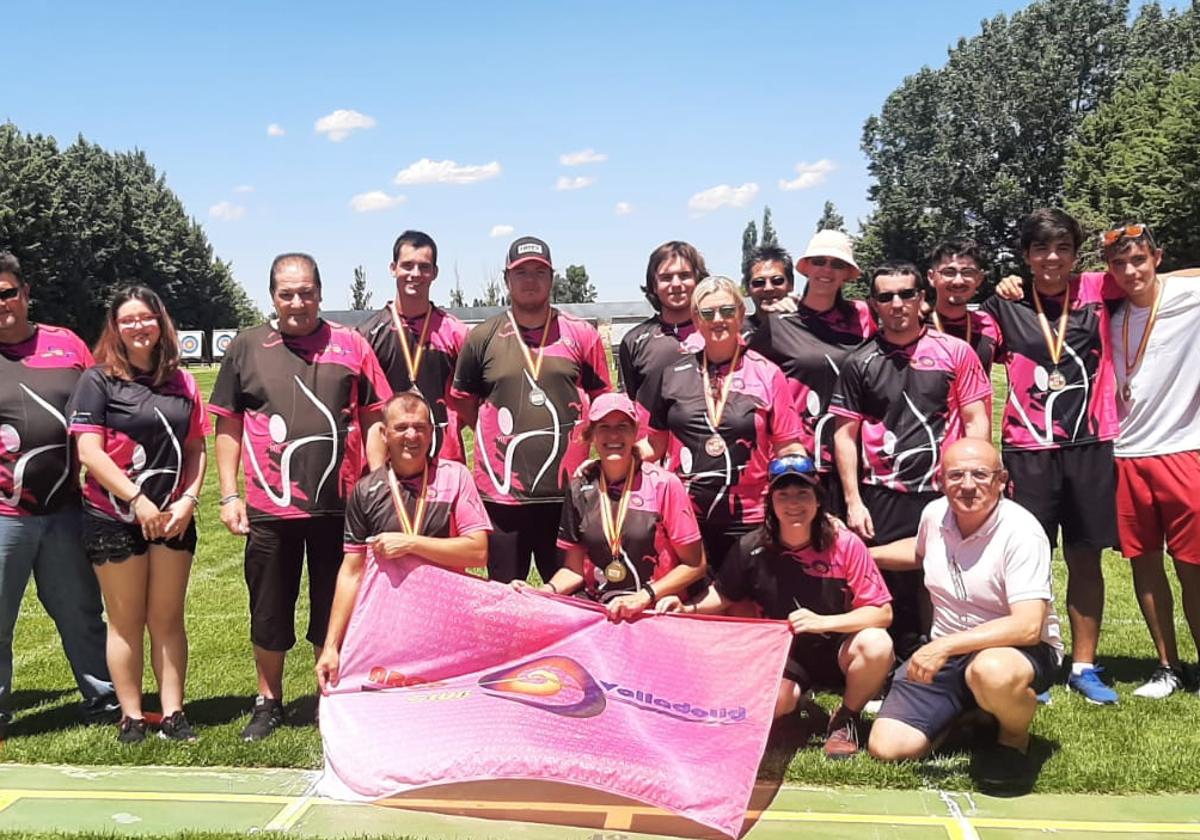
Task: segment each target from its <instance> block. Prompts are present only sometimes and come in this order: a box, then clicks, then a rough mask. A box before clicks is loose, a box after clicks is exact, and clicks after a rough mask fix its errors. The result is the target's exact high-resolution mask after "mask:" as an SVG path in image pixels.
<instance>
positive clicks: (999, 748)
mask: <svg viewBox="0 0 1200 840" xmlns="http://www.w3.org/2000/svg"><path fill="white" fill-rule="evenodd" d="M1030 746H1032V742H1030ZM971 769H972V775H973V776H974V777H975V781H976V782H977V783H978V784H979V786H980V787H982V788H992V789H996V788H1001V789H1004V788H1011V787H1015V786H1017V785H1020V784H1022V783H1024V782H1027V781H1028V779H1029V776H1030V771H1031V769H1032V762H1031V761H1030V760H1029V756H1028V755H1027V754H1025V753H1023V752H1021V751H1020V750H1018V749H1015V748H1013V747H1009V746H1005V745H1004V744H992V746H990V747H988V748H987V749H985V750H983V751H982V752H980V753H979V754H978V755H977V756H976V757H975V761H974V762H973V766H972V768H971Z"/></svg>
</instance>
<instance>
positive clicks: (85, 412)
mask: <svg viewBox="0 0 1200 840" xmlns="http://www.w3.org/2000/svg"><path fill="white" fill-rule="evenodd" d="M67 418H68V422H69V423H70V425H72V426H74V425H76V424H78V425H81V426H107V425H108V422H107V421H108V380H107V377H105V376H104V374H103V372H102V371H101V370H100V368H98V367H94V368H89V369H88V370H86V371H84V373H83V376H81V377H79V381H78V382H76V383H75V391H74V393H73V394H71V400H70V402H69V403H68V404H67Z"/></svg>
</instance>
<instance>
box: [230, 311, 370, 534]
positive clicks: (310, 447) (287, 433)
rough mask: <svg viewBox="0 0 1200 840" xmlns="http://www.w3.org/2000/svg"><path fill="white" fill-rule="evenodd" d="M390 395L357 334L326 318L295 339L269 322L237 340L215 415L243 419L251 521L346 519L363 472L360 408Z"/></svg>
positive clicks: (247, 504) (231, 346)
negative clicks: (348, 504)
mask: <svg viewBox="0 0 1200 840" xmlns="http://www.w3.org/2000/svg"><path fill="white" fill-rule="evenodd" d="M391 393H392V391H391V388H390V387H389V386H388V383H387V379H386V378H384V375H383V371H382V370H381V369H380V367H379V362H378V361H376V359H375V354H374V353H373V352H371V347H370V345H368V344H367V342H366V339H364V338H363V337H362V336H361V335H359V334H358V333H356V332H355V331H354V330H351V329H347V328H346V327H343V326H341V325H338V324H331V323H329V322H328V321H322V322H321V323H320V326H318V327H317V329H315V330H314V331H313V332H311V333H309V334H308V335H305V336H288V335H283V334H282V333H280V332H279V330H278V329H276V328H275V326H274V324H273V322H272V323H269V324H263V325H261V326H258V327H253V328H251V329H248V330H243V331H242V332H240V333H238V335H237V337H236V338H234V340H233V341H232V342H230V344H229V348H228V349H227V350H226V351H225V358H224V360H223V361H222V363H221V371H220V373H218V374H217V383H216V385H214V386H213V393H212V397H211V399H210V404H209V410H210V411H212V412H213V413H214V414H216V415H218V416H223V417H240V418H241V419H242V423H243V427H242V428H243V431H242V464H243V466H244V468H245V472H246V507H247V513H248V515H249V517H250V519H251V520H258V521H261V520H266V519H303V518H306V517H310V516H340V515H341V514H342V513H343V511H344V509H345V499H346V496H347V495H348V494H349V492H350V490H351V488H353V486H354V482H356V481H357V480H358V479H359V477H360V476H361V475H362V472H363V467H364V453H363V445H362V432H361V430H360V429H359V418H358V412H359V409H362V408H367V409H378V408H380V407H381V406H382V405H383V403H384V402H385V401H386V400H387V398H388V397H389V396H391Z"/></svg>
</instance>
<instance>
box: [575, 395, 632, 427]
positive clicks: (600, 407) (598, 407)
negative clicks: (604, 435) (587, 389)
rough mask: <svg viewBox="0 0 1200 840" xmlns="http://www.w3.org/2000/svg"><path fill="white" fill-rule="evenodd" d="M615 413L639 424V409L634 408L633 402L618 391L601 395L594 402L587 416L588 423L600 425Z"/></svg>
mask: <svg viewBox="0 0 1200 840" xmlns="http://www.w3.org/2000/svg"><path fill="white" fill-rule="evenodd" d="M614 411H616V412H619V413H620V414H624V415H625V416H626V417H628V418H629V419H630V420H632V421H633V422H635V423H636V422H637V419H638V417H637V408H635V407H634V405H633V400H631V399H629V397H627V396H625V395H624V394H622V393H620V392H618V391H609V392H608V393H607V394H601V395H600V396H598V397H596V399H594V400H593V401H592V407H591V408H589V409H588V414H587V419H588V422H589V423H599V422H600V421H601V420H603V419H604V418H605V417H607V416H608V415H609V414H612V413H613V412H614Z"/></svg>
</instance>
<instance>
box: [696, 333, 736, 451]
mask: <svg viewBox="0 0 1200 840" xmlns="http://www.w3.org/2000/svg"><path fill="white" fill-rule="evenodd" d="M741 355H742V345H740V344H739V345H738V346H737V348H736V349H735V350H734V351H733V358H732V359H730V361H729V373H728V375H726V377H725V381H724V382H722V383H721V393H720V396H714V395H713V387H712V380H711V379H709V376H708V352H707V351H705V353H704V356H703V358H702V359H701V363H702V364H701V365H700V379H701V380H702V381H703V383H704V411H705V414H707V416H708V424H709V425H710V426H712V430H713V433H712V437H710V438H709V439H708V440H706V441H704V451H705V452H707V453H708V456H709V457H710V458H719V457H721V456H722V455H723V454H725V441H724V439H723V438H722V437H721V432H720V430H719V427H720V425H721V417H722V416H723V415H724V414H725V405H726V404H727V403H728V402H729V389H730V387H731V386H732V385H733V374H734V371H736V370H737V363H738V359H739V358H741Z"/></svg>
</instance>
